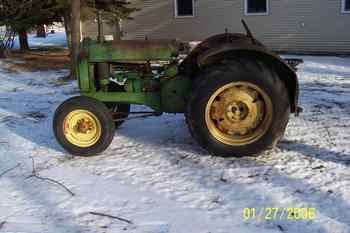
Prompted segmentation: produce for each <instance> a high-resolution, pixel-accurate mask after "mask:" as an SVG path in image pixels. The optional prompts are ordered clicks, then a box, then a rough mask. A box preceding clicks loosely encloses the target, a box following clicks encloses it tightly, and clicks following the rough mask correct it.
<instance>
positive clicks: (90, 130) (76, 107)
mask: <svg viewBox="0 0 350 233" xmlns="http://www.w3.org/2000/svg"><path fill="white" fill-rule="evenodd" d="M114 127H115V126H114V122H113V119H112V115H111V113H110V111H109V110H108V109H107V107H106V106H105V105H104V104H103V103H101V102H99V101H97V100H95V99H92V98H89V97H85V96H78V97H73V98H71V99H68V100H66V101H65V102H63V103H62V104H61V105H60V106H59V107H58V108H57V110H56V112H55V115H54V119H53V129H54V133H55V136H56V139H57V141H58V142H59V143H60V144H61V146H62V147H63V148H64V149H65V150H67V151H68V152H69V153H70V154H72V155H77V156H93V155H97V154H99V153H101V152H103V151H104V150H105V149H106V148H107V147H108V146H109V145H110V144H111V142H112V140H113V137H114Z"/></svg>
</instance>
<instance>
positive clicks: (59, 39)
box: [13, 31, 67, 50]
mask: <svg viewBox="0 0 350 233" xmlns="http://www.w3.org/2000/svg"><path fill="white" fill-rule="evenodd" d="M28 43H29V47H30V48H37V47H52V46H55V47H65V48H66V47H67V41H66V33H65V32H64V31H56V32H55V34H50V33H49V34H47V37H46V38H40V37H36V35H35V34H29V35H28ZM18 49H19V40H18V37H16V39H15V44H14V46H13V50H18Z"/></svg>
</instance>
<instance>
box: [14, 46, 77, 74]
mask: <svg viewBox="0 0 350 233" xmlns="http://www.w3.org/2000/svg"><path fill="white" fill-rule="evenodd" d="M8 58H9V59H14V60H20V61H23V62H14V63H10V64H8V66H7V69H8V70H9V71H10V72H34V71H46V70H56V69H69V63H70V59H69V50H67V49H61V48H57V49H49V50H30V51H27V52H13V53H11V54H10V55H9V56H8Z"/></svg>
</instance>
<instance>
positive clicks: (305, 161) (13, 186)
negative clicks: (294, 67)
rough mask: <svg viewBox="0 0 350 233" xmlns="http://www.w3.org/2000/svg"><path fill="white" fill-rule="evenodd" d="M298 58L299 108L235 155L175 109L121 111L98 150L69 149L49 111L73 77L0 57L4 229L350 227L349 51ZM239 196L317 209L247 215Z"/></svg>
mask: <svg viewBox="0 0 350 233" xmlns="http://www.w3.org/2000/svg"><path fill="white" fill-rule="evenodd" d="M301 58H303V59H304V60H305V64H303V65H301V66H300V70H299V72H298V74H299V77H300V84H301V105H302V107H303V108H304V113H303V114H302V115H301V116H300V117H298V118H296V117H294V116H291V119H290V123H289V126H288V129H287V132H286V135H285V138H284V139H283V140H282V142H281V143H280V144H279V145H278V147H277V148H276V149H274V150H272V151H269V152H266V153H264V154H262V155H261V156H259V157H257V158H241V159H234V158H233V159H223V158H216V157H212V156H210V155H208V154H207V153H206V152H205V151H203V150H202V149H201V148H200V147H198V146H197V145H196V143H195V142H194V140H193V139H192V138H191V136H190V134H189V132H188V130H187V127H186V125H185V121H184V116H182V115H164V116H162V117H160V118H149V119H143V120H134V121H130V122H126V123H125V124H124V125H123V126H122V127H121V128H120V129H118V130H117V131H116V135H115V139H114V141H113V144H112V145H111V147H110V148H109V149H108V150H107V151H106V152H105V153H103V154H102V155H101V156H99V157H92V158H79V157H71V156H70V155H68V154H67V153H65V152H64V151H63V149H62V148H61V147H60V146H59V145H58V144H57V142H56V140H55V138H54V135H53V132H52V129H51V128H52V126H51V122H52V115H53V113H54V111H55V109H56V107H57V106H58V105H59V104H60V103H61V102H62V101H64V100H65V99H67V98H69V97H70V96H74V95H76V94H77V86H76V83H75V82H72V83H70V82H69V83H65V82H62V81H61V80H60V79H59V77H62V76H65V75H66V74H67V71H65V70H60V71H51V72H34V73H9V72H8V71H7V70H6V66H7V65H8V64H9V63H11V62H15V61H10V60H0V187H1V188H0V232H26V233H27V232H28V233H62V232H66V233H78V232H82V233H83V232H84V233H85V232H87V233H89V232H99V233H104V232H105V233H107V232H108V233H116V232H130V233H189V232H190V233H209V232H211V233H236V232H240V233H241V232H242V233H245V232H246V233H248V232H249V233H254V232H259V233H265V232H266V233H270V232H315V233H316V232H317V233H323V232H328V233H349V232H350V211H349V209H350V168H349V166H350V146H349V141H350V127H349V126H350V58H338V57H312V56H303V57H301ZM31 158H33V159H34V161H35V170H36V172H37V174H38V175H40V176H42V177H48V178H52V179H55V180H57V181H59V182H61V183H63V184H64V185H66V186H67V187H68V188H69V189H70V190H71V191H73V192H74V193H75V196H71V195H70V194H69V193H68V192H66V191H65V190H64V189H63V188H62V187H60V186H59V185H55V184H51V183H49V182H47V181H43V180H39V179H37V178H34V177H31V178H27V177H28V176H30V175H31V173H32V168H33V166H32V160H31ZM18 164H19V165H18ZM16 165H18V167H16V168H15V169H13V170H11V171H10V172H7V173H6V174H4V175H1V173H2V172H4V171H6V170H7V169H9V168H12V167H15V166H16ZM247 207H249V208H257V209H258V210H259V209H261V208H263V207H279V208H290V207H312V208H316V212H317V213H316V219H315V220H313V221H291V220H280V219H275V220H270V221H268V220H260V221H258V220H249V221H244V219H243V215H242V212H243V209H244V208H247ZM91 211H93V212H100V213H105V214H110V215H114V216H119V217H122V218H126V219H129V220H131V221H132V222H133V224H128V223H125V222H123V221H119V220H116V219H111V218H107V217H102V216H95V215H92V214H89V212H91ZM2 223H3V224H2Z"/></svg>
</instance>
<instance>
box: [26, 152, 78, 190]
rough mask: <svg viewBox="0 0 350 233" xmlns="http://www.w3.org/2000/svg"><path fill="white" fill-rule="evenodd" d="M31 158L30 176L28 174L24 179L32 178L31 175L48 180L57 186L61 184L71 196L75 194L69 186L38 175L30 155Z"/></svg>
mask: <svg viewBox="0 0 350 233" xmlns="http://www.w3.org/2000/svg"><path fill="white" fill-rule="evenodd" d="M31 159H32V167H33V168H32V174H31V175H30V176H28V177H27V178H26V179H29V178H32V177H35V178H37V179H39V180H43V181H48V182H50V183H54V184H57V185H59V186H61V187H62V188H64V189H65V190H66V191H67V192H68V193H69V194H70V195H71V196H75V193H73V192H72V191H71V190H70V189H69V188H67V186H65V185H64V184H62V183H61V182H59V181H57V180H54V179H51V178H47V177H42V176H39V175H38V174H37V172H36V169H35V161H34V158H33V157H31Z"/></svg>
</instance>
